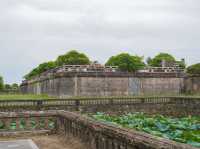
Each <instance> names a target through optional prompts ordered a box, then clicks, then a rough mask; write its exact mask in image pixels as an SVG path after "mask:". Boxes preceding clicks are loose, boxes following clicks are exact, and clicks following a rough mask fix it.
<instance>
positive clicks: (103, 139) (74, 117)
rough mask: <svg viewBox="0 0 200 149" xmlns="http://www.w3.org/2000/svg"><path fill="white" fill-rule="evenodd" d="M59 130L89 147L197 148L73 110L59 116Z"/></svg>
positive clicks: (122, 148) (133, 148)
mask: <svg viewBox="0 0 200 149" xmlns="http://www.w3.org/2000/svg"><path fill="white" fill-rule="evenodd" d="M57 124H58V131H59V133H61V134H63V135H64V136H66V137H70V136H73V137H76V138H79V139H80V140H81V141H82V142H83V143H85V144H86V146H87V147H88V149H195V148H193V147H191V146H190V145H186V144H181V143H176V142H174V141H170V140H167V139H164V138H159V137H155V136H152V135H149V134H146V133H142V132H138V131H134V130H130V129H124V128H118V127H116V126H113V125H108V124H105V123H101V122H97V121H94V120H92V119H90V118H88V117H83V116H81V115H79V114H76V113H72V112H62V113H59V116H58V122H57Z"/></svg>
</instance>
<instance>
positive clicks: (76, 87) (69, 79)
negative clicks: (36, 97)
mask: <svg viewBox="0 0 200 149" xmlns="http://www.w3.org/2000/svg"><path fill="white" fill-rule="evenodd" d="M185 82H186V81H184V78H183V77H162V76H161V77H137V76H136V77H135V76H123V77H121V76H114V77H113V76H62V77H52V78H47V79H44V80H40V81H37V82H31V83H30V82H29V83H27V84H25V85H22V86H21V89H22V92H23V93H33V94H48V95H52V96H59V97H71V96H132V95H174V94H180V93H181V92H182V91H183V89H184V88H185V84H184V83H185Z"/></svg>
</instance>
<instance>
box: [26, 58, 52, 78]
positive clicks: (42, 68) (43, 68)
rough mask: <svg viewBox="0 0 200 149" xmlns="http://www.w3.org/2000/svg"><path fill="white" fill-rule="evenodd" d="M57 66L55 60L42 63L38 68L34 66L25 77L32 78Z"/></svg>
mask: <svg viewBox="0 0 200 149" xmlns="http://www.w3.org/2000/svg"><path fill="white" fill-rule="evenodd" d="M55 67H56V64H55V62H53V61H50V62H45V63H42V64H40V65H39V66H38V67H37V68H34V69H33V70H32V71H31V72H30V73H28V74H27V75H25V78H26V79H29V78H32V77H34V76H36V75H39V74H41V73H43V72H45V71H47V70H50V69H53V68H55Z"/></svg>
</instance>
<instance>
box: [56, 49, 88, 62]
mask: <svg viewBox="0 0 200 149" xmlns="http://www.w3.org/2000/svg"><path fill="white" fill-rule="evenodd" d="M56 64H57V65H58V66H62V65H88V64H90V60H89V58H88V57H87V56H86V55H85V54H84V53H79V52H77V51H75V50H72V51H69V52H68V53H66V54H64V55H61V56H59V57H58V58H57V60H56Z"/></svg>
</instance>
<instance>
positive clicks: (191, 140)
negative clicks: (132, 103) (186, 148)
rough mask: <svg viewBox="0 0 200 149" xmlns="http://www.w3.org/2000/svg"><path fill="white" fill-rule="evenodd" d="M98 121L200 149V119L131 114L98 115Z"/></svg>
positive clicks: (95, 116) (95, 117) (96, 115)
mask: <svg viewBox="0 0 200 149" xmlns="http://www.w3.org/2000/svg"><path fill="white" fill-rule="evenodd" d="M92 117H93V118H94V119H96V120H100V121H103V122H105V123H108V124H114V125H117V126H120V127H126V128H131V129H135V130H138V131H143V132H146V133H149V134H152V135H155V136H158V137H163V138H167V139H170V140H173V141H176V142H181V143H186V144H190V145H192V146H194V147H199V148H200V117H199V116H198V117H191V116H189V117H182V118H170V117H165V116H162V115H153V116H152V115H151V116H150V115H147V114H144V113H129V114H125V115H121V116H116V115H108V114H104V113H99V112H98V113H97V114H95V115H92Z"/></svg>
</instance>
